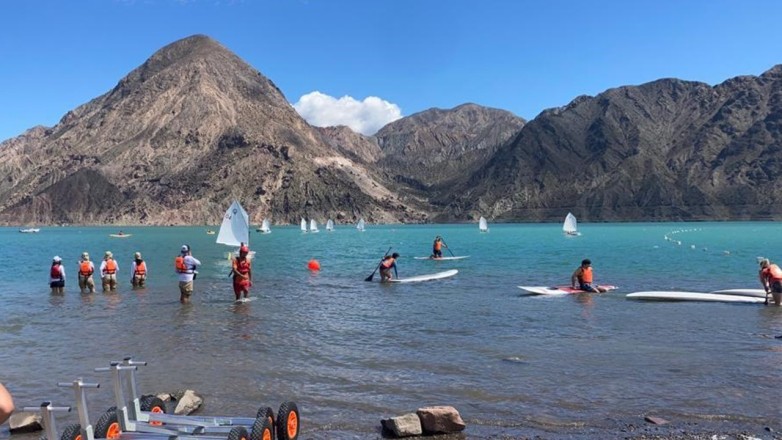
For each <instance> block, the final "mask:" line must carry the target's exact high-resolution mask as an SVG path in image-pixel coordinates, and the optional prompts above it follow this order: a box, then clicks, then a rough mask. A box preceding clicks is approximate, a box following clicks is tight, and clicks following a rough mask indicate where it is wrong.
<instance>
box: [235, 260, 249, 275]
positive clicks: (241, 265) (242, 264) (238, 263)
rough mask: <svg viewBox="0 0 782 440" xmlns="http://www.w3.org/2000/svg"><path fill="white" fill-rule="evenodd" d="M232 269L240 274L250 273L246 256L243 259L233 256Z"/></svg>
mask: <svg viewBox="0 0 782 440" xmlns="http://www.w3.org/2000/svg"><path fill="white" fill-rule="evenodd" d="M234 271H235V272H237V273H240V274H242V275H247V274H248V273H250V261H249V260H247V259H246V258H245V259H244V260H240V259H238V258H235V259H234Z"/></svg>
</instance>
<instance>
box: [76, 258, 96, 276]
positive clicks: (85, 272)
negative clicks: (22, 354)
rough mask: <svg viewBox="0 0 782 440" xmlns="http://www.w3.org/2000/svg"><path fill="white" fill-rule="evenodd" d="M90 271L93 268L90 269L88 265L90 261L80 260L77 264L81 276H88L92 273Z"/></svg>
mask: <svg viewBox="0 0 782 440" xmlns="http://www.w3.org/2000/svg"><path fill="white" fill-rule="evenodd" d="M92 272H93V270H92V267H90V262H89V261H82V262H81V263H80V264H79V275H81V276H83V277H88V276H90V275H92Z"/></svg>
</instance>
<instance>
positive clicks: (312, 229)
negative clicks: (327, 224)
mask: <svg viewBox="0 0 782 440" xmlns="http://www.w3.org/2000/svg"><path fill="white" fill-rule="evenodd" d="M310 232H313V233H315V232H320V229H318V222H316V221H315V219H314V218H312V219H310Z"/></svg>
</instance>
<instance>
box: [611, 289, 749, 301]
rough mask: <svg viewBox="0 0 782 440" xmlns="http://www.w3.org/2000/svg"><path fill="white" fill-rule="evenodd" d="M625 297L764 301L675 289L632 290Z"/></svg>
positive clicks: (654, 299)
mask: <svg viewBox="0 0 782 440" xmlns="http://www.w3.org/2000/svg"><path fill="white" fill-rule="evenodd" d="M626 298H627V299H635V300H641V301H703V302H726V303H750V304H762V303H763V302H764V301H765V299H764V298H755V297H752V296H741V295H727V294H724V293H700V292H677V291H649V292H634V293H629V294H627V295H626Z"/></svg>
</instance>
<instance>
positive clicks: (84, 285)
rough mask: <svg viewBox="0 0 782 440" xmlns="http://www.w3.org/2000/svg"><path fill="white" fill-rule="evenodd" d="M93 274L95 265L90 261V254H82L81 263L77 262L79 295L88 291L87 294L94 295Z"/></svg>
mask: <svg viewBox="0 0 782 440" xmlns="http://www.w3.org/2000/svg"><path fill="white" fill-rule="evenodd" d="M93 273H95V265H94V264H92V261H90V254H88V253H87V252H82V254H81V261H79V289H81V293H84V291H85V290H89V293H95V280H94V279H93V278H92V274H93Z"/></svg>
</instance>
